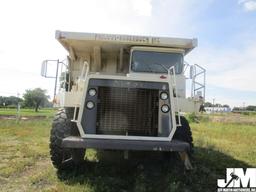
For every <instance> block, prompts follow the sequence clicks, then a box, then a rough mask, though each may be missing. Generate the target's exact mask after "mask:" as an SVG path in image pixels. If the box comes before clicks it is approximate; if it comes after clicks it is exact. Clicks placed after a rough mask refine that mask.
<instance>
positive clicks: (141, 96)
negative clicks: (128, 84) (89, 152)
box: [96, 87, 159, 136]
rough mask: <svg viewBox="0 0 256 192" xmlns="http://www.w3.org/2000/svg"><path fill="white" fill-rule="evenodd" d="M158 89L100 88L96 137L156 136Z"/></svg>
mask: <svg viewBox="0 0 256 192" xmlns="http://www.w3.org/2000/svg"><path fill="white" fill-rule="evenodd" d="M158 95H159V93H158V90H151V89H138V88H117V87H99V89H98V105H97V126H96V133H97V134H109V135H139V136H157V132H158V100H159V96H158Z"/></svg>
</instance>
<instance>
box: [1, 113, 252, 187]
mask: <svg viewBox="0 0 256 192" xmlns="http://www.w3.org/2000/svg"><path fill="white" fill-rule="evenodd" d="M251 118H255V117H251ZM206 119H208V120H204V121H203V122H201V123H191V127H192V130H193V135H194V144H195V150H194V155H193V159H192V164H193V166H194V169H193V170H191V171H185V170H184V167H183V164H182V163H181V162H180V161H179V159H178V157H177V156H175V155H174V156H173V158H172V159H171V160H170V161H163V160H161V159H159V158H157V157H159V153H153V154H152V153H141V154H134V153H133V154H131V157H130V160H123V159H122V154H121V153H113V152H111V153H110V152H108V153H96V152H95V151H94V150H87V153H86V158H87V159H88V161H87V162H85V163H84V164H82V165H81V166H80V167H79V168H78V169H71V168H69V169H68V171H62V172H57V171H56V169H54V168H53V167H52V165H51V162H50V158H49V149H48V144H49V143H48V141H49V133H50V126H51V118H47V119H45V120H31V121H22V120H21V121H19V122H18V123H17V122H16V121H15V120H0V185H1V188H0V191H70V192H73V191H76V192H79V191H89V192H98V191H104V192H105V191H106V192H107V191H118V192H119V191H136V192H137V191H138V192H140V191H152V192H153V191H162V192H165V191H168V192H177V191H198V192H200V191H202V192H207V191H209V192H210V191H216V187H217V186H216V182H217V179H219V178H225V175H226V173H225V169H226V168H228V167H243V168H247V167H256V149H255V145H256V126H255V124H253V123H243V124H241V123H240V124H238V123H236V121H235V123H234V122H232V121H230V120H229V122H226V121H225V122H224V121H223V122H220V121H218V122H212V120H211V119H212V117H209V118H206ZM231 119H232V118H231ZM235 119H236V120H237V117H236V118H235ZM254 120H255V119H254ZM254 120H253V121H251V122H254Z"/></svg>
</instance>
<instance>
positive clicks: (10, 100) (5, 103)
mask: <svg viewBox="0 0 256 192" xmlns="http://www.w3.org/2000/svg"><path fill="white" fill-rule="evenodd" d="M22 101H23V100H22V99H21V98H19V97H15V96H9V97H4V96H0V107H15V106H17V104H18V103H20V102H22Z"/></svg>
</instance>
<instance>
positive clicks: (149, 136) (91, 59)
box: [41, 31, 205, 169]
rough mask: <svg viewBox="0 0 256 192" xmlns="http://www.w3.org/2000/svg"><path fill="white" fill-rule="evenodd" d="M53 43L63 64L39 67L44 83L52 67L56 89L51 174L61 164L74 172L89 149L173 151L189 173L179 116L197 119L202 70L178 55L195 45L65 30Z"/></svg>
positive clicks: (185, 129) (187, 133)
mask: <svg viewBox="0 0 256 192" xmlns="http://www.w3.org/2000/svg"><path fill="white" fill-rule="evenodd" d="M56 39H57V40H58V41H59V42H60V43H61V44H62V46H63V47H64V48H65V49H66V50H67V52H68V56H67V60H66V62H60V61H58V60H56V61H54V60H45V61H44V62H43V64H42V71H41V73H42V76H45V77H48V76H47V73H48V72H49V70H48V71H47V68H49V67H50V65H52V62H55V63H56V65H57V72H56V80H58V83H57V81H56V83H55V84H56V85H60V86H59V88H57V90H58V93H57V94H56V86H55V98H54V105H55V106H56V107H59V108H60V110H59V111H58V113H57V114H56V116H55V118H54V120H53V123H52V130H51V138H50V154H51V160H52V163H53V165H54V166H55V167H56V168H57V169H62V168H63V165H64V164H65V162H68V161H72V162H74V163H75V164H77V165H79V163H81V162H82V161H83V160H84V158H85V150H86V149H88V148H93V149H101V150H121V151H124V152H128V151H133V150H141V151H163V153H170V152H172V151H176V152H179V154H180V156H181V159H182V160H183V161H184V164H185V167H186V168H187V169H189V168H191V164H190V161H189V154H190V152H191V150H192V147H193V143H192V133H191V130H190V127H189V124H188V121H187V120H186V119H185V117H184V116H182V114H183V113H182V112H198V110H199V107H200V105H201V104H202V102H203V100H204V98H205V86H204V84H205V70H204V69H203V68H202V67H200V66H199V65H189V64H188V63H186V62H185V61H184V56H185V55H186V54H188V53H189V52H190V51H191V50H192V49H193V48H194V47H196V46H197V39H182V38H167V37H151V36H132V35H116V34H96V33H77V32H65V31H56ZM59 65H61V68H62V69H61V70H60V67H59ZM186 71H187V72H188V74H189V75H188V76H189V77H186V75H185V74H186ZM58 74H60V75H59V77H58ZM200 76H202V78H199V77H200ZM187 79H190V82H191V84H192V88H191V95H190V96H189V97H187V96H186V95H187V94H186V89H187V88H186V84H187V83H186V80H187ZM200 79H201V80H200ZM199 80H200V81H201V82H200V81H199Z"/></svg>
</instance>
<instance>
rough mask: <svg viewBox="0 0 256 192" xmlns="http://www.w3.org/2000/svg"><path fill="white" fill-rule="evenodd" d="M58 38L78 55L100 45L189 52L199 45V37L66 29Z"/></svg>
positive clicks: (105, 48)
mask: <svg viewBox="0 0 256 192" xmlns="http://www.w3.org/2000/svg"><path fill="white" fill-rule="evenodd" d="M56 39H57V40H58V41H59V42H60V43H61V44H62V45H63V46H64V47H65V49H66V50H67V51H69V52H70V53H71V54H75V55H77V56H79V55H82V54H83V53H85V52H91V51H93V49H94V47H100V48H101V49H102V50H112V51H118V50H120V48H129V47H132V46H152V47H167V48H181V49H184V50H185V53H188V52H189V51H191V50H192V49H193V48H194V47H196V46H197V39H183V38H170V37H152V36H134V35H118V34H99V33H79V32H66V31H56Z"/></svg>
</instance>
